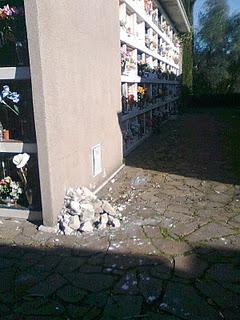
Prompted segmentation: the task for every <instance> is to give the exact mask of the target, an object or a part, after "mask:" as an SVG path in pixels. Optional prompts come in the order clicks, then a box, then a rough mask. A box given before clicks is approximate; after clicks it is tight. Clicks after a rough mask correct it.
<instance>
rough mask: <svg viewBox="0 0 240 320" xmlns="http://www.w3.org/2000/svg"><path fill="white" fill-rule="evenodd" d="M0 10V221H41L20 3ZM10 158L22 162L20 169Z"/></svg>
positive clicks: (2, 3) (11, 0)
mask: <svg viewBox="0 0 240 320" xmlns="http://www.w3.org/2000/svg"><path fill="white" fill-rule="evenodd" d="M0 9H1V19H0V94H1V98H2V99H1V103H0V122H1V126H2V127H3V129H4V130H3V134H1V141H0V216H11V217H18V218H25V219H26V218H28V219H31V218H32V219H36V218H37V217H38V219H39V218H40V219H41V213H40V212H41V193H40V181H39V170H38V158H37V145H36V136H35V124H34V116H33V103H32V89H31V76H30V69H29V53H28V44H27V33H26V24H25V12H24V1H23V0H9V1H3V0H0ZM23 80H24V81H23ZM23 153H27V154H28V155H23ZM14 156H17V157H18V159H19V157H20V158H21V159H23V158H24V157H25V162H24V160H22V161H23V162H24V166H23V168H22V169H18V168H17V167H16V166H15V164H14V163H13V158H14ZM28 157H29V159H27V160H26V158H28ZM18 161H21V160H18Z"/></svg>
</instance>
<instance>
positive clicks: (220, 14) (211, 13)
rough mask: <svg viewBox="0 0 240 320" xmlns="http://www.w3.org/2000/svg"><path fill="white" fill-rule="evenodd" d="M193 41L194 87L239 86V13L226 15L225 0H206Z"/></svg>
mask: <svg viewBox="0 0 240 320" xmlns="http://www.w3.org/2000/svg"><path fill="white" fill-rule="evenodd" d="M199 22H200V30H199V31H198V32H197V33H195V42H194V91H195V92H197V93H229V92H234V91H238V90H239V85H238V83H239V79H240V14H235V15H233V16H230V15H229V8H228V5H227V2H226V0H206V1H205V5H204V11H202V12H201V13H200V16H199Z"/></svg>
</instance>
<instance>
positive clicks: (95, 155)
mask: <svg viewBox="0 0 240 320" xmlns="http://www.w3.org/2000/svg"><path fill="white" fill-rule="evenodd" d="M101 172H102V151H101V145H100V144H97V145H96V146H94V147H92V174H93V176H94V177H95V176H97V175H98V174H99V173H101Z"/></svg>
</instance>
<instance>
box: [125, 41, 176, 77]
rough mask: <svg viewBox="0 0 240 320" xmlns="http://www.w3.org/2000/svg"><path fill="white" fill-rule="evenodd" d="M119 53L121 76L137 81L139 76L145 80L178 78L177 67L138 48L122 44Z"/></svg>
mask: <svg viewBox="0 0 240 320" xmlns="http://www.w3.org/2000/svg"><path fill="white" fill-rule="evenodd" d="M120 54H121V76H125V77H129V79H132V78H133V79H136V82H139V78H142V79H143V80H145V79H146V81H147V82H149V81H153V82H154V81H156V80H164V81H179V80H180V71H179V70H178V69H176V68H174V67H173V66H171V65H169V64H167V63H165V62H163V61H161V60H159V59H157V58H155V57H152V56H151V55H148V54H146V53H143V52H141V51H140V50H137V49H133V48H132V47H130V46H127V45H126V44H122V45H121V48H120ZM138 77H139V78H138Z"/></svg>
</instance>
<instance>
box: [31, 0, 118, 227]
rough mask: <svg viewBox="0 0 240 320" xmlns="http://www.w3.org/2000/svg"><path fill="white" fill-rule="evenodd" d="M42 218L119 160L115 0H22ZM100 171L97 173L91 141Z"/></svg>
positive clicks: (52, 217)
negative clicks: (72, 190) (94, 173)
mask: <svg viewBox="0 0 240 320" xmlns="http://www.w3.org/2000/svg"><path fill="white" fill-rule="evenodd" d="M25 10H26V20H27V34H28V41H29V52H30V67H31V77H32V88H33V103H34V116H35V124H36V133H37V145H38V157H39V170H40V180H41V194H42V204H43V219H44V224H46V225H54V224H55V223H56V217H57V215H58V214H59V212H60V209H61V207H62V203H63V197H64V192H65V189H66V188H67V187H69V186H80V185H85V186H88V187H91V188H96V187H97V186H99V185H100V184H101V183H102V182H103V181H104V180H106V178H107V177H108V176H110V175H111V174H112V173H113V172H114V171H115V170H117V169H118V168H119V166H120V165H121V163H122V137H121V131H120V127H119V123H118V116H117V114H118V112H119V111H120V61H119V59H120V55H119V23H118V0H80V1H79V0H58V1H56V0H41V1H39V0H25ZM99 143H100V144H101V145H102V165H103V172H102V173H101V174H99V175H98V176H97V177H95V178H94V177H93V176H92V158H91V147H92V146H94V145H96V144H99Z"/></svg>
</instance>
